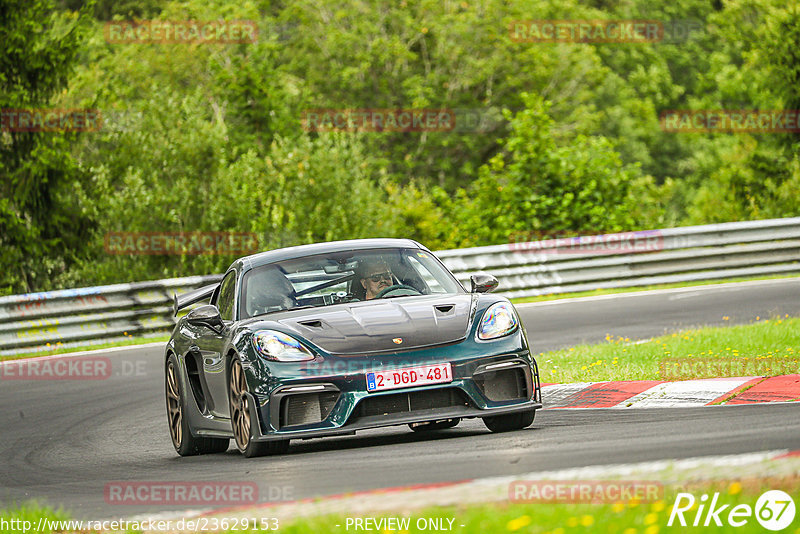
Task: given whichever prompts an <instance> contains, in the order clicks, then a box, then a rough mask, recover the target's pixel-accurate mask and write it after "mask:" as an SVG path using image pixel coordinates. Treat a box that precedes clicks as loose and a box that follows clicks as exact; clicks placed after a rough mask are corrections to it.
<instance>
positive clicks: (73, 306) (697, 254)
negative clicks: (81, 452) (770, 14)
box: [0, 217, 800, 354]
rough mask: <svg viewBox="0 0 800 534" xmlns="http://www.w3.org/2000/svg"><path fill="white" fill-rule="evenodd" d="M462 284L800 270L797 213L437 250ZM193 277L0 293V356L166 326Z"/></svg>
mask: <svg viewBox="0 0 800 534" xmlns="http://www.w3.org/2000/svg"><path fill="white" fill-rule="evenodd" d="M436 255H437V256H438V257H439V258H440V259H441V260H442V261H443V262H444V263H445V265H447V267H448V268H449V269H450V270H451V271H453V273H454V274H455V275H456V277H457V278H458V279H459V280H460V281H461V282H462V283H463V284H464V285H465V287H469V277H470V275H471V274H472V273H475V272H479V271H484V272H488V273H491V274H493V275H495V276H497V278H498V279H499V280H500V286H499V288H498V293H500V294H502V295H505V296H507V297H512V298H513V297H527V296H536V295H544V294H552V293H569V292H575V291H584V290H591V289H598V288H620V287H631V286H643V285H651V284H661V283H673V282H689V281H695V280H713V279H719V278H731V277H739V276H759V275H774V274H784V273H800V217H798V218H789V219H772V220H764V221H749V222H736V223H723V224H712V225H705V226H689V227H682V228H669V229H665V230H648V231H642V232H626V233H622V234H608V235H604V236H584V237H576V238H565V239H552V240H546V241H533V242H526V243H509V244H505V245H494V246H489V247H476V248H468V249H456V250H442V251H439V252H436ZM219 279H220V277H219V276H193V277H188V278H173V279H169V280H159V281H153V282H139V283H132V284H118V285H113V286H99V287H89V288H82V289H69V290H62V291H50V292H46V293H33V294H29V295H12V296H9V297H0V354H9V353H13V352H14V351H15V350H20V351H22V350H25V348H30V347H36V346H42V345H45V344H46V343H50V344H51V345H52V344H55V343H56V342H62V343H68V342H80V341H87V340H94V341H102V340H106V339H113V338H116V337H119V336H121V335H123V334H127V335H134V334H144V333H148V332H158V331H168V330H171V329H172V328H173V326H174V324H175V319H174V318H173V317H172V313H171V303H172V293H173V292H176V293H179V294H180V293H181V292H184V291H188V290H190V289H194V288H197V287H201V286H203V285H206V284H210V283H213V282H215V281H218V280H219Z"/></svg>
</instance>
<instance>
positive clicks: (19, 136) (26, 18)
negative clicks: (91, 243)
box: [0, 0, 89, 293]
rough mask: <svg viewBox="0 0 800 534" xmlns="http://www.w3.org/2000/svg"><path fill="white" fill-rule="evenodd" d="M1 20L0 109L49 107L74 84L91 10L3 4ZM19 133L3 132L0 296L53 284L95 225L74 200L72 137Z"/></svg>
mask: <svg viewBox="0 0 800 534" xmlns="http://www.w3.org/2000/svg"><path fill="white" fill-rule="evenodd" d="M0 20H3V24H2V25H1V26H0V109H3V110H18V109H35V108H48V107H50V106H51V105H52V103H53V100H54V96H55V95H57V94H59V92H60V91H62V90H63V89H65V88H66V87H67V82H68V79H69V76H70V74H71V72H72V70H73V66H74V64H75V62H76V57H77V54H78V51H79V49H80V46H81V41H82V36H83V33H84V29H85V28H86V24H85V23H86V21H87V20H88V17H87V14H86V12H85V11H83V12H81V13H64V12H61V11H56V10H55V7H54V4H53V2H52V0H0ZM6 117H8V114H6ZM6 120H8V119H6ZM13 130H14V128H12V127H10V126H7V127H5V128H3V129H2V130H0V251H1V252H0V293H9V292H12V291H15V292H22V291H32V290H34V289H37V288H38V287H41V286H43V285H45V284H47V282H48V278H50V277H51V276H53V274H54V273H55V272H57V271H59V270H63V269H64V268H65V267H66V266H67V264H68V263H69V262H70V260H71V258H72V257H73V255H72V253H71V251H72V250H75V249H79V248H80V244H81V241H82V236H83V235H84V234H85V232H86V231H87V228H88V226H89V221H88V220H86V219H85V218H84V217H82V216H81V215H80V214H79V213H76V212H75V206H74V204H73V201H72V200H71V198H70V196H69V192H70V190H71V187H72V184H73V183H74V182H75V181H76V180H78V179H79V175H78V172H77V169H76V165H75V163H74V161H73V158H72V156H71V155H70V141H71V139H72V137H73V135H71V134H64V133H60V132H23V131H13Z"/></svg>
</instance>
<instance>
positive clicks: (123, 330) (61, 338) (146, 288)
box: [0, 275, 221, 354]
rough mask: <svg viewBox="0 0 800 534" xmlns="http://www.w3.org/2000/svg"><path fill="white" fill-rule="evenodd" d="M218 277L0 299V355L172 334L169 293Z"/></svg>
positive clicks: (65, 290) (102, 287)
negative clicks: (66, 345)
mask: <svg viewBox="0 0 800 534" xmlns="http://www.w3.org/2000/svg"><path fill="white" fill-rule="evenodd" d="M220 278H221V277H220V275H214V276H191V277H187V278H171V279H168V280H158V281H153V282H137V283H132V284H116V285H112V286H97V287H85V288H80V289H64V290H60V291H47V292H44V293H30V294H27V295H11V296H8V297H0V354H8V353H13V352H22V351H21V350H20V349H24V348H26V347H38V346H46V345H47V344H48V343H49V344H50V345H51V347H52V346H54V345H55V344H56V343H59V342H60V343H63V344H69V343H75V342H82V341H88V340H111V339H116V338H119V337H125V336H133V335H141V334H148V333H152V332H160V331H166V330H172V328H173V327H174V326H175V319H174V318H173V316H172V293H173V292H176V293H182V292H184V291H189V290H191V289H194V288H197V287H201V286H203V285H207V284H211V283H214V282H216V281H218V280H219V279H220Z"/></svg>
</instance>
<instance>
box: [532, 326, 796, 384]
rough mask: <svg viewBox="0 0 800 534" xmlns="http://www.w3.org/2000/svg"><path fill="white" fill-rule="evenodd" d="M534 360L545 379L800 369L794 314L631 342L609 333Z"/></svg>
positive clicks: (590, 379) (645, 377)
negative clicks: (598, 340)
mask: <svg viewBox="0 0 800 534" xmlns="http://www.w3.org/2000/svg"><path fill="white" fill-rule="evenodd" d="M537 362H538V363H539V372H540V376H541V380H542V382H546V383H552V382H556V383H568V382H597V381H604V380H661V379H667V380H688V379H692V378H714V377H721V376H751V375H768V376H770V375H782V374H794V373H798V372H800V365H799V362H800V318H787V317H783V318H773V319H762V318H759V319H758V320H757V321H756V322H754V323H752V324H747V325H740V326H728V327H708V328H700V329H696V330H685V331H682V332H676V333H673V334H670V335H666V336H661V337H658V338H653V339H652V340H646V341H639V342H636V343H632V342H631V340H630V339H628V338H623V337H620V336H614V335H613V334H612V333H609V334H608V335H607V336H606V342H605V343H601V344H598V345H581V346H577V347H571V348H568V349H563V350H557V351H552V352H546V353H540V354H539V356H538V357H537ZM689 364H692V365H691V366H690V365H689Z"/></svg>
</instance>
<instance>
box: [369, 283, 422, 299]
mask: <svg viewBox="0 0 800 534" xmlns="http://www.w3.org/2000/svg"><path fill="white" fill-rule="evenodd" d="M395 291H402V293H398V294H397V295H392V296H393V297H400V296H404V295H422V293H420V292H419V291H418V290H417V288H415V287H411V286H407V285H405V284H396V285H393V286H389V287H387V288H385V289H381V291H380V292H379V293H378V294H377V295H375V298H376V299H382V298H383V297H385V296H387V295H388V294H389V293H394V292H395Z"/></svg>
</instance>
